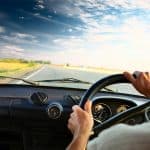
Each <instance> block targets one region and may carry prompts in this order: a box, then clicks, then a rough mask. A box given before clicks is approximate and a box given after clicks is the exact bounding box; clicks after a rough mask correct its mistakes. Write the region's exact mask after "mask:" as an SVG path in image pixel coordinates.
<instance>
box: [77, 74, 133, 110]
mask: <svg viewBox="0 0 150 150" xmlns="http://www.w3.org/2000/svg"><path fill="white" fill-rule="evenodd" d="M116 83H131V82H130V81H128V80H127V79H126V78H125V77H124V75H123V74H115V75H111V76H108V77H105V78H103V79H101V80H98V81H97V82H96V83H94V84H93V85H92V86H91V87H90V88H89V89H88V90H87V91H86V92H85V94H84V95H83V97H82V98H81V101H80V104H79V106H80V107H81V108H82V109H84V105H85V103H86V102H87V100H91V99H92V98H93V96H94V95H95V94H96V93H97V92H98V91H99V90H101V89H103V88H104V87H106V86H108V85H112V84H116Z"/></svg>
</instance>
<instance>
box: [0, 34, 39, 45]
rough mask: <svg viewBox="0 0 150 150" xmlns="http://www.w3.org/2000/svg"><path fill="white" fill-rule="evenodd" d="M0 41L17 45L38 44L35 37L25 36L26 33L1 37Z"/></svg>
mask: <svg viewBox="0 0 150 150" xmlns="http://www.w3.org/2000/svg"><path fill="white" fill-rule="evenodd" d="M0 39H2V40H4V41H7V42H11V43H18V44H26V43H27V44H29V43H31V44H34V43H38V42H39V41H38V40H37V39H36V37H35V36H33V35H31V34H26V33H18V32H15V33H11V34H10V35H3V36H0Z"/></svg>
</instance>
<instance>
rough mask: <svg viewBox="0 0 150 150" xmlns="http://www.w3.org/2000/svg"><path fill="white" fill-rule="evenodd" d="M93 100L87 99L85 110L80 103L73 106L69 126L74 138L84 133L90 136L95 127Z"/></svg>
mask: <svg viewBox="0 0 150 150" xmlns="http://www.w3.org/2000/svg"><path fill="white" fill-rule="evenodd" d="M91 108H92V102H91V101H89V100H88V101H87V102H86V103H85V106H84V110H83V109H82V108H80V107H79V106H78V105H74V106H73V107H72V109H73V112H72V113H71V115H70V118H69V120H68V128H69V130H70V131H71V132H72V134H73V138H78V137H79V136H82V135H84V137H85V136H89V135H90V133H91V130H92V127H93V117H92V111H91Z"/></svg>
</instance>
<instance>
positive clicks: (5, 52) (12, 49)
mask: <svg viewBox="0 0 150 150" xmlns="http://www.w3.org/2000/svg"><path fill="white" fill-rule="evenodd" d="M0 49H1V50H0V57H2V58H5V57H14V58H15V57H17V58H20V57H23V56H24V49H23V48H21V47H19V46H16V45H5V46H1V47H0Z"/></svg>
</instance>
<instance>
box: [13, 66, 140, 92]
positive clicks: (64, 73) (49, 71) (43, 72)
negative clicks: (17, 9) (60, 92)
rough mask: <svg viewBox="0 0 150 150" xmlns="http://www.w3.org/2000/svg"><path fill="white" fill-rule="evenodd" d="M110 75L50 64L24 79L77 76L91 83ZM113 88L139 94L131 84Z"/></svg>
mask: <svg viewBox="0 0 150 150" xmlns="http://www.w3.org/2000/svg"><path fill="white" fill-rule="evenodd" d="M105 76H108V74H104V73H99V72H92V71H87V70H84V69H83V70H81V69H79V70H77V69H67V68H64V67H54V66H50V65H44V66H43V67H42V68H40V69H39V70H37V71H35V72H32V73H30V74H28V75H27V76H25V77H22V78H23V79H26V80H30V81H37V80H49V79H63V78H76V79H79V80H84V81H88V82H91V83H95V82H96V81H98V80H99V79H102V78H103V77H105ZM11 83H15V84H24V83H23V82H22V81H12V82H11ZM40 85H46V86H57V87H72V88H83V89H88V88H89V87H90V86H91V85H90V84H79V83H56V82H50V83H45V82H40ZM111 89H114V90H115V91H116V90H117V91H118V92H119V91H120V92H127V93H131V94H133V93H135V94H138V93H137V92H136V91H135V90H134V89H133V87H131V85H124V84H123V85H118V84H117V85H113V87H111Z"/></svg>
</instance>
